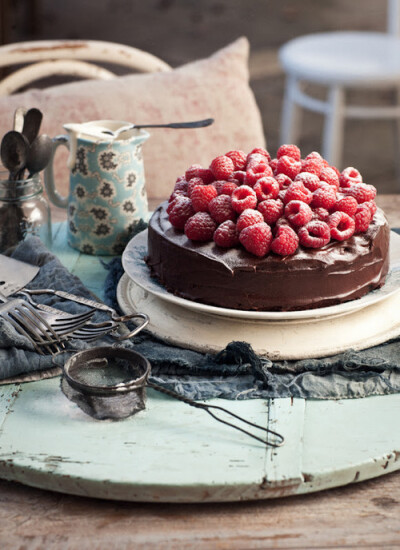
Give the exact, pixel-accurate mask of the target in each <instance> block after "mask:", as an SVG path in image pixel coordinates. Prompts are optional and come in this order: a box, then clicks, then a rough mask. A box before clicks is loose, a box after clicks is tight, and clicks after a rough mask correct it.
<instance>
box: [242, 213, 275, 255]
mask: <svg viewBox="0 0 400 550" xmlns="http://www.w3.org/2000/svg"><path fill="white" fill-rule="evenodd" d="M239 241H240V242H241V244H242V245H243V246H244V247H245V249H246V250H247V251H248V252H250V253H251V254H254V255H255V256H258V257H259V258H262V257H263V256H265V255H266V254H268V252H269V250H270V247H271V241H272V232H271V228H270V226H269V225H268V224H266V223H265V222H260V223H255V224H254V225H249V226H248V227H245V228H244V229H243V231H241V232H240V235H239Z"/></svg>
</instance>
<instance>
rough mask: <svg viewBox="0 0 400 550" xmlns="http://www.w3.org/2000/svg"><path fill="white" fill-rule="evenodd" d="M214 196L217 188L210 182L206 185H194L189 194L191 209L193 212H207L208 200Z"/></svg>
mask: <svg viewBox="0 0 400 550" xmlns="http://www.w3.org/2000/svg"><path fill="white" fill-rule="evenodd" d="M216 196H217V190H216V189H215V187H214V185H213V184H212V183H209V184H208V185H196V187H195V188H194V189H193V191H192V194H191V195H190V198H191V200H192V206H193V210H194V211H195V212H207V211H208V204H209V202H210V201H211V199H213V198H214V197H216Z"/></svg>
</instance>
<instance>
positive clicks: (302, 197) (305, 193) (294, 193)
mask: <svg viewBox="0 0 400 550" xmlns="http://www.w3.org/2000/svg"><path fill="white" fill-rule="evenodd" d="M282 158H284V157H282ZM312 198H313V194H312V193H311V191H310V190H309V189H307V188H306V187H304V184H303V183H302V182H301V181H294V182H293V183H292V184H291V185H289V187H288V188H287V190H286V193H285V196H284V198H283V202H284V203H285V204H287V203H288V202H290V201H303V202H305V203H306V204H310V202H311V201H312Z"/></svg>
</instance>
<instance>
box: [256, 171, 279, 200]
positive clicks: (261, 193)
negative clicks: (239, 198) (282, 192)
mask: <svg viewBox="0 0 400 550" xmlns="http://www.w3.org/2000/svg"><path fill="white" fill-rule="evenodd" d="M253 189H254V191H255V192H256V195H257V200H258V201H259V202H261V201H266V200H267V199H276V198H277V196H278V194H279V183H278V182H277V181H276V179H275V178H273V177H272V176H269V177H265V178H260V179H259V180H258V181H257V183H256V184H255V186H254V187H253Z"/></svg>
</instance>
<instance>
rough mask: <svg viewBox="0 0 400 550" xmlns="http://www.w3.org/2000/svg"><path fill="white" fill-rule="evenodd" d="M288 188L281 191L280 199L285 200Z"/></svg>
mask: <svg viewBox="0 0 400 550" xmlns="http://www.w3.org/2000/svg"><path fill="white" fill-rule="evenodd" d="M286 191H287V189H281V190H280V191H279V195H278V199H279V200H281V201H282V202H284V200H285V195H286Z"/></svg>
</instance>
